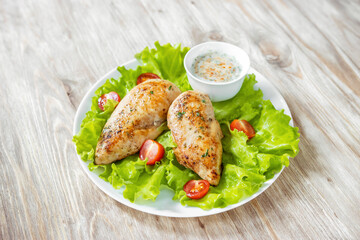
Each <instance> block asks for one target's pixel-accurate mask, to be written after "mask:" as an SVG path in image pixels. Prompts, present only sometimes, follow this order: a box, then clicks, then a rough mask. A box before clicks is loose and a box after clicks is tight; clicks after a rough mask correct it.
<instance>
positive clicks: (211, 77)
mask: <svg viewBox="0 0 360 240" xmlns="http://www.w3.org/2000/svg"><path fill="white" fill-rule="evenodd" d="M191 68H192V69H191V70H192V73H193V74H194V75H195V76H196V77H198V78H200V79H203V80H207V81H212V82H229V81H231V80H234V79H235V78H237V77H238V76H239V75H240V67H239V64H238V62H237V61H236V60H235V58H234V57H231V56H229V55H227V54H225V53H219V52H208V53H205V54H202V55H200V56H198V57H196V58H195V60H194V62H193V64H192V66H191Z"/></svg>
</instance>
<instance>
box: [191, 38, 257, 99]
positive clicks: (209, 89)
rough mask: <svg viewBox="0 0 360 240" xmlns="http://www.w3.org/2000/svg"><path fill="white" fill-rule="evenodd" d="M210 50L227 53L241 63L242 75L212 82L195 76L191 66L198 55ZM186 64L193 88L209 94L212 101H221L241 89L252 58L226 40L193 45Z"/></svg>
mask: <svg viewBox="0 0 360 240" xmlns="http://www.w3.org/2000/svg"><path fill="white" fill-rule="evenodd" d="M208 52H220V53H225V54H227V55H229V56H231V57H234V59H235V60H236V61H237V62H238V63H239V65H240V69H241V71H240V75H239V77H238V78H236V79H233V80H232V81H229V82H211V81H206V80H202V79H200V78H197V77H195V76H194V74H193V73H192V72H191V66H192V64H193V62H194V60H195V58H196V57H198V56H199V55H202V54H205V53H208ZM184 66H185V70H186V73H187V77H188V79H189V83H190V85H191V87H192V88H193V89H196V90H199V91H201V92H203V93H206V94H208V95H209V97H210V99H211V101H213V102H220V101H225V100H227V99H230V98H232V97H234V96H235V95H236V94H237V93H238V92H239V90H240V88H241V85H242V83H243V82H244V77H245V75H246V74H247V73H248V71H249V68H250V59H249V56H248V55H247V54H246V52H245V51H244V50H242V49H241V48H239V47H237V46H234V45H232V44H229V43H225V42H205V43H201V44H199V45H196V46H194V47H192V48H191V49H190V50H189V51H188V52H187V54H186V56H185V59H184Z"/></svg>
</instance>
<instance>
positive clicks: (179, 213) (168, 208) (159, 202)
mask: <svg viewBox="0 0 360 240" xmlns="http://www.w3.org/2000/svg"><path fill="white" fill-rule="evenodd" d="M138 65H139V63H138V62H137V60H136V59H134V60H131V61H129V62H127V63H125V64H123V66H125V68H127V69H135V68H136V67H137V66H138ZM249 73H254V74H255V75H256V80H257V81H258V83H257V84H256V85H255V86H257V87H259V88H260V89H261V90H262V91H263V93H264V99H270V100H271V102H272V103H273V105H274V106H275V108H276V109H284V110H285V114H287V115H289V116H290V117H291V113H290V110H289V108H288V106H287V104H286V102H285V100H284V98H283V97H282V96H281V94H280V93H279V91H278V90H277V89H276V88H275V87H274V86H273V85H272V84H271V83H270V81H268V80H267V79H266V78H265V77H264V76H262V75H261V74H260V73H259V72H257V71H255V70H254V69H253V68H250V70H249ZM119 77H120V73H119V72H118V71H117V68H114V69H113V70H111V71H110V72H109V73H108V74H106V75H105V76H103V77H102V78H101V79H100V80H99V81H97V82H96V83H95V84H94V85H93V86H92V88H91V89H90V90H89V91H88V92H87V93H86V95H85V97H84V98H83V100H82V101H81V103H80V105H79V108H78V110H77V112H76V115H75V121H74V128H73V134H74V135H75V134H77V133H78V132H79V130H80V124H81V121H82V120H83V119H84V117H85V114H86V112H88V111H89V110H90V108H91V98H92V97H93V96H94V92H95V91H96V89H98V88H99V87H100V86H101V85H102V84H104V83H105V81H106V80H107V79H109V78H115V79H118V78H119ZM290 125H291V126H293V121H292V120H291V121H290ZM78 158H79V161H80V165H81V166H82V168H83V169H84V171H85V172H86V173H87V175H88V176H89V177H90V179H91V180H92V181H93V182H94V183H95V184H96V185H97V186H98V187H99V188H100V189H101V190H102V191H104V192H105V193H106V194H107V195H109V196H110V197H112V198H113V199H115V200H116V201H118V202H120V203H122V204H124V205H126V206H128V207H131V208H134V209H137V210H139V211H142V212H146V213H150V214H155V215H159V216H167V217H200V216H208V215H213V214H217V213H221V212H225V211H228V210H230V209H233V208H236V207H239V206H241V205H243V204H245V203H247V202H249V201H250V200H252V199H254V198H256V197H257V196H259V195H260V194H261V193H262V192H264V191H265V190H266V189H267V188H268V187H269V186H270V185H271V184H272V183H273V182H274V181H275V180H276V179H277V178H278V177H279V175H280V174H281V172H282V171H283V169H284V167H283V169H282V170H281V171H280V172H279V173H277V174H275V176H274V177H273V178H272V179H270V180H268V181H266V182H265V183H264V185H263V186H262V187H261V188H260V189H259V190H258V191H257V192H256V193H255V194H253V195H252V196H250V197H248V198H245V199H243V200H242V201H240V202H238V203H237V204H233V205H230V206H227V207H225V208H214V209H211V210H208V211H205V210H202V209H200V208H197V207H186V206H182V205H181V204H180V202H178V201H174V200H172V198H173V195H174V192H172V191H171V190H170V189H167V188H163V189H161V191H160V194H159V196H158V197H157V199H156V201H151V200H139V201H136V202H135V203H131V202H130V201H129V200H127V199H125V198H124V197H123V194H122V193H123V191H124V187H123V188H121V189H120V190H116V189H114V188H113V187H112V186H111V184H110V183H108V182H105V181H104V180H102V179H101V178H99V177H98V175H99V173H96V172H91V171H90V170H89V169H88V164H89V163H85V162H84V161H82V160H81V158H80V156H78Z"/></svg>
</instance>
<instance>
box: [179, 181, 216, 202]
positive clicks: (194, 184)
mask: <svg viewBox="0 0 360 240" xmlns="http://www.w3.org/2000/svg"><path fill="white" fill-rule="evenodd" d="M209 188H210V183H209V182H208V181H206V180H190V181H188V182H187V183H186V184H185V185H184V191H185V192H186V196H188V197H189V198H191V199H200V198H203V197H204V196H205V195H206V194H207V193H208V191H209Z"/></svg>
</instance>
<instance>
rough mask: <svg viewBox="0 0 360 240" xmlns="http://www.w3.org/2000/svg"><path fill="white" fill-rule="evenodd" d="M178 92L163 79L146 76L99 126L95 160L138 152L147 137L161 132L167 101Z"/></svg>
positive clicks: (114, 158)
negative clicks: (103, 123)
mask: <svg viewBox="0 0 360 240" xmlns="http://www.w3.org/2000/svg"><path fill="white" fill-rule="evenodd" d="M180 93H181V91H180V89H179V88H178V87H177V86H176V85H175V84H173V83H171V82H169V81H166V80H159V79H157V80H155V79H152V80H148V81H146V82H144V83H141V84H139V85H137V86H136V87H134V88H133V89H132V90H131V91H130V92H129V93H128V94H127V95H126V96H125V97H124V99H122V100H121V102H120V103H119V105H118V106H117V107H116V109H115V110H114V112H113V113H112V115H111V117H110V118H109V120H108V121H107V123H106V124H105V126H104V129H103V130H102V133H101V136H100V139H99V141H98V144H97V146H96V152H95V163H96V164H108V163H112V162H114V161H117V160H120V159H123V158H125V157H127V156H129V155H132V154H134V153H136V152H138V151H139V150H140V148H141V145H142V144H143V143H144V141H145V140H147V139H155V138H157V137H158V136H159V135H160V134H161V130H160V129H158V127H159V126H160V125H161V124H162V123H164V122H165V121H166V116H167V112H168V110H169V107H170V105H171V103H172V102H173V101H174V99H175V98H176V97H177V96H178V95H179V94H180Z"/></svg>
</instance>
